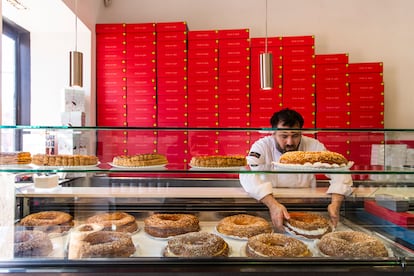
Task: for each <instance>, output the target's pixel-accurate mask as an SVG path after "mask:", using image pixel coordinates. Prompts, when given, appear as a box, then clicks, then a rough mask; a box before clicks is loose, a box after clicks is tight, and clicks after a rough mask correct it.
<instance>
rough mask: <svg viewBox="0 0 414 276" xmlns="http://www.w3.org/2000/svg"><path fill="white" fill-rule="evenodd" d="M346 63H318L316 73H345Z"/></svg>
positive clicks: (346, 69) (346, 70)
mask: <svg viewBox="0 0 414 276" xmlns="http://www.w3.org/2000/svg"><path fill="white" fill-rule="evenodd" d="M347 73H348V64H347V63H332V64H331V63H330V64H318V65H316V75H323V74H347Z"/></svg>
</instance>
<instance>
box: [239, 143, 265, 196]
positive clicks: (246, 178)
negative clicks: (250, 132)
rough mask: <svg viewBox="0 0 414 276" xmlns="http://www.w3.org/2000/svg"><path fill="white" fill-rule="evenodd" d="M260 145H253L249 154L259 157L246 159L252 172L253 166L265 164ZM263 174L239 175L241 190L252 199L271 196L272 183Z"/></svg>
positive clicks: (250, 156)
mask: <svg viewBox="0 0 414 276" xmlns="http://www.w3.org/2000/svg"><path fill="white" fill-rule="evenodd" d="M261 148H262V147H261V146H260V144H258V143H255V144H253V146H252V149H251V150H250V152H253V153H259V156H252V155H249V156H247V157H246V159H247V163H248V164H249V165H250V169H251V170H252V171H254V169H255V167H254V165H260V164H265V160H264V158H263V150H262V149H261ZM266 178H267V177H266V175H265V174H260V173H257V174H253V173H241V174H240V175H239V179H240V184H241V185H242V187H243V189H244V190H245V191H246V192H247V193H248V194H249V195H250V196H251V197H253V198H254V199H256V200H261V199H262V198H263V197H265V196H267V195H269V194H273V188H272V182H271V181H269V180H267V179H266Z"/></svg>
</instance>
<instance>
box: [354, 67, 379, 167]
mask: <svg viewBox="0 0 414 276" xmlns="http://www.w3.org/2000/svg"><path fill="white" fill-rule="evenodd" d="M349 78H350V93H351V127H352V128H372V129H378V128H379V129H381V128H383V127H384V83H383V64H382V62H367V63H350V64H349ZM383 143H384V135H383V133H371V134H367V133H355V134H353V135H352V139H351V158H352V160H353V161H354V162H355V163H356V164H370V160H371V147H372V144H383Z"/></svg>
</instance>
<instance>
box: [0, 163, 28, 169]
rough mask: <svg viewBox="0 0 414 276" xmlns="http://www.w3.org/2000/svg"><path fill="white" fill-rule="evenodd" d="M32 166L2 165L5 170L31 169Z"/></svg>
mask: <svg viewBox="0 0 414 276" xmlns="http://www.w3.org/2000/svg"><path fill="white" fill-rule="evenodd" d="M31 167H32V166H31V165H30V164H4V165H0V169H1V168H5V169H14V168H15V169H30V168H31Z"/></svg>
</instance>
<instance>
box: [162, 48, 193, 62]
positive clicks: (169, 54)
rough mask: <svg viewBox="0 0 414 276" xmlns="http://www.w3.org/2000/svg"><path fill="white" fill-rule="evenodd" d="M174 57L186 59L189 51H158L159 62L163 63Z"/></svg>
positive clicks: (181, 59)
mask: <svg viewBox="0 0 414 276" xmlns="http://www.w3.org/2000/svg"><path fill="white" fill-rule="evenodd" d="M173 59H176V60H180V61H186V60H187V51H186V50H183V51H158V53H157V64H162V63H165V62H167V61H168V60H173Z"/></svg>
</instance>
